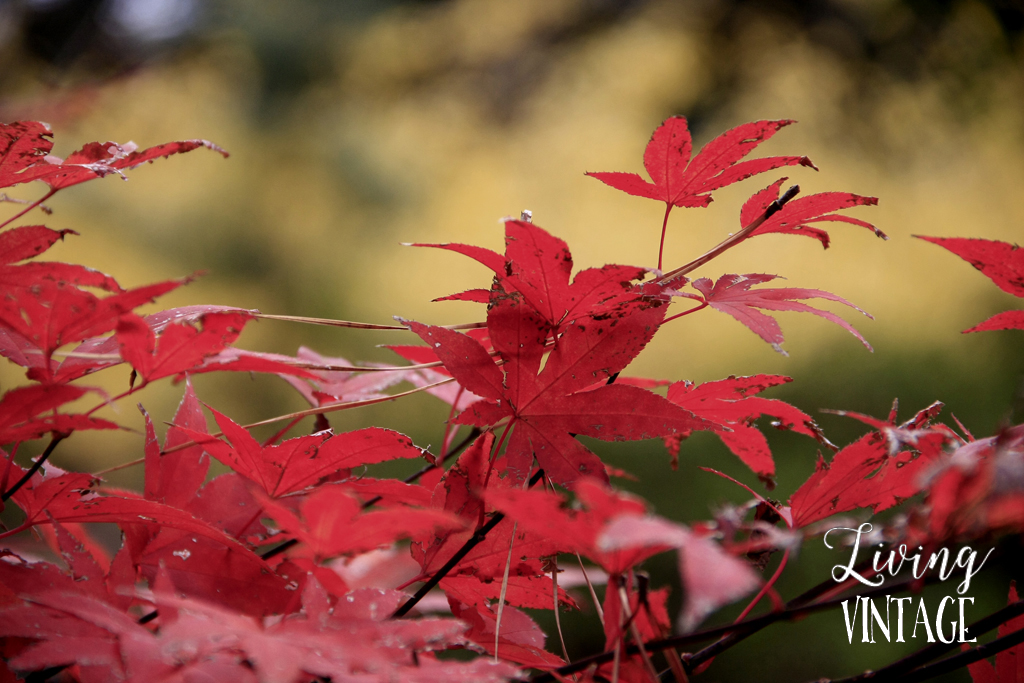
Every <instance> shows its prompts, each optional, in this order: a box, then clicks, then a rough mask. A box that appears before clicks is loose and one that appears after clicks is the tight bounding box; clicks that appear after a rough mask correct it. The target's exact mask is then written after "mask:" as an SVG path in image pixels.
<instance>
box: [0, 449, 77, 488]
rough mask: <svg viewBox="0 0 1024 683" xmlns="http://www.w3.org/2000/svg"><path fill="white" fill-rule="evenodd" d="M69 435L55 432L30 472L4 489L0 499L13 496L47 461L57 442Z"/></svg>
mask: <svg viewBox="0 0 1024 683" xmlns="http://www.w3.org/2000/svg"><path fill="white" fill-rule="evenodd" d="M68 436H70V434H54V435H53V436H52V437H50V443H49V444H47V446H46V450H45V451H43V454H42V455H40V456H39V457H38V458H36V461H35V462H34V463H32V467H30V468H28V472H26V473H25V476H23V477H22V478H21V479H19V480H18V483H16V484H15V485H14V486H12V487H11V488H9V489H7V490H6V491H4V493H3V495H0V501H4V502H6V501H7V499H8V498H10V497H11V496H13V495H14V494H15V493H17V492H18V489H20V488H21V487H22V486H24V485H25V484H27V483H28V482H29V480H30V479H31V478H32V475H34V474H35V473H36V472H38V471H39V468H40V467H42V466H43V463H44V462H46V460H47V459H48V458H49V457H50V455H51V454H52V453H53V449H55V448H56V447H57V444H59V443H60V442H61V441H63V440H64V439H66V438H68Z"/></svg>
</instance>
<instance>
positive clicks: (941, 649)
mask: <svg viewBox="0 0 1024 683" xmlns="http://www.w3.org/2000/svg"><path fill="white" fill-rule="evenodd" d="M1021 614H1024V600H1018V601H1017V602H1015V603H1013V604H1012V605H1007V606H1006V607H1003V608H1002V609H1000V610H997V611H995V612H993V613H992V614H989V615H988V616H985V617H982V618H981V619H979V620H977V621H975V622H974V623H972V624H971V625H969V626H968V627H967V628H966V631H967V633H969V634H971V635H974V636H979V635H981V634H983V633H988V632H989V631H991V630H992V629H994V628H996V627H997V626H1000V625H1001V624H1003V623H1005V622H1006V621H1009V620H1010V619H1013V618H1014V617H1018V616H1020V615H1021ZM1021 632H1022V631H1015V632H1014V633H1021ZM1011 635H1012V634H1011ZM996 642H999V641H998V640H994V641H992V642H991V643H988V645H983V646H979V648H980V647H989V646H991V645H994V644H995V643H996ZM1015 644H1016V643H1012V644H1010V645H1007V647H1011V646H1012V645H1015ZM959 645H960V643H958V642H955V641H954V642H952V643H943V642H935V643H932V644H931V645H926V646H925V647H923V648H921V649H920V650H918V651H917V652H914V653H913V654H910V655H907V656H906V657H903V658H902V659H898V660H896V661H895V662H893V663H892V664H888V665H886V666H884V667H882V668H881V669H878V670H876V671H865V672H864V673H860V674H857V675H856V676H850V677H848V678H837V679H834V680H833V681H832V683H858V682H859V681H886V680H890V679H899V680H905V678H904V677H905V676H906V675H907V674H908V673H910V672H911V671H914V672H915V673H916V671H922V670H924V669H925V668H926V667H922V665H923V664H925V663H926V662H930V661H931V660H933V659H935V658H936V657H938V656H939V655H941V654H944V653H946V652H949V651H950V650H954V649H956V648H957V647H958V646H959ZM979 648H974V649H973V650H968V651H967V652H968V653H970V652H973V651H974V650H977V649H979ZM993 652H994V651H989V652H988V653H987V654H985V655H982V657H988V656H989V655H991V654H993ZM964 654H967V653H964ZM982 657H979V658H978V659H981V658H982ZM950 659H952V658H950ZM950 659H944V660H942V662H949V661H950ZM974 661H977V659H975V660H971V661H965V662H963V663H962V664H960V666H966V665H967V664H971V663H973V662H974ZM942 662H938V663H940V664H941V663H942ZM919 667H920V668H919ZM933 675H935V676H938V675H939V673H935V674H933ZM919 680H924V679H923V678H922V679H919Z"/></svg>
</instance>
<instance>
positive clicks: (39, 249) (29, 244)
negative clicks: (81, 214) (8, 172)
mask: <svg viewBox="0 0 1024 683" xmlns="http://www.w3.org/2000/svg"><path fill="white" fill-rule="evenodd" d="M0 173H2V171H0ZM77 234H78V233H77V232H75V231H74V230H50V229H49V228H47V227H45V226H42V225H25V226H22V227H20V228H14V229H12V230H7V231H5V232H0V265H8V264H11V263H17V262H18V261H24V260H25V259H30V258H33V257H35V256H38V255H39V254H42V253H43V252H44V251H46V250H47V249H49V248H50V247H52V246H53V245H54V244H55V243H56V242H57V241H58V240H63V239H64V236H65V235H77Z"/></svg>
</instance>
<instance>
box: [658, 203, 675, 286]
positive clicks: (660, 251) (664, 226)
mask: <svg viewBox="0 0 1024 683" xmlns="http://www.w3.org/2000/svg"><path fill="white" fill-rule="evenodd" d="M670 213H672V204H671V203H670V202H665V219H664V220H663V221H662V222H661V244H660V245H659V246H658V270H659V271H660V270H661V262H662V257H663V256H664V254H665V230H666V229H667V228H668V215H669V214H670Z"/></svg>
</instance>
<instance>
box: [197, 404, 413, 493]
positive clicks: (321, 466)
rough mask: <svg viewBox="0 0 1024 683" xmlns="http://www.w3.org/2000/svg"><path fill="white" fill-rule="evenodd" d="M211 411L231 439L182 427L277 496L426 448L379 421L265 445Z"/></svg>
mask: <svg viewBox="0 0 1024 683" xmlns="http://www.w3.org/2000/svg"><path fill="white" fill-rule="evenodd" d="M210 412H212V413H213V416H214V419H216V420H217V425H218V426H219V427H220V428H221V430H222V431H223V432H224V435H225V437H226V438H227V439H228V440H229V441H230V444H228V443H225V442H223V441H221V440H220V439H217V438H215V437H213V436H210V435H209V434H204V433H202V432H197V431H193V430H191V429H188V428H186V427H181V428H180V431H181V432H182V433H183V434H185V435H187V436H188V437H189V438H191V439H193V440H195V441H196V442H197V443H198V444H200V445H201V446H202V447H203V450H205V451H206V452H208V453H209V454H210V455H212V456H213V457H214V458H217V460H219V461H221V462H222V463H224V464H225V465H227V466H228V467H230V468H231V469H233V470H234V471H236V472H238V473H239V474H241V475H242V476H244V477H246V478H247V479H249V480H250V481H253V482H254V483H256V484H257V485H259V486H260V488H262V489H263V491H265V492H266V494H267V495H269V496H272V497H280V496H284V495H287V494H289V493H294V492H296V491H301V490H302V489H304V488H307V487H309V486H313V485H314V484H316V483H318V482H320V481H321V480H323V479H324V478H325V477H328V476H330V475H333V474H335V473H337V472H339V471H341V470H347V469H351V468H353V467H358V466H360V465H369V464H374V463H378V462H385V461H387V460H395V459H398V458H418V457H422V456H423V454H424V451H423V450H422V449H420V448H417V447H416V446H414V445H413V443H412V441H411V440H410V439H409V437H407V436H403V435H402V434H399V433H398V432H394V431H391V430H389V429H381V428H380V427H368V428H366V429H360V430H357V431H354V432H345V433H343V434H332V433H331V432H330V431H322V432H317V433H316V434H312V435H310V436H301V437H297V438H294V439H288V440H287V441H284V442H283V443H281V444H279V445H270V446H262V445H260V443H259V442H258V441H256V439H254V438H253V437H252V435H250V434H249V432H248V430H246V429H245V428H244V427H241V426H240V425H238V424H236V423H235V422H233V421H232V420H231V418H229V417H227V416H226V415H223V414H221V413H219V412H217V411H216V410H213V409H211V410H210Z"/></svg>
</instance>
